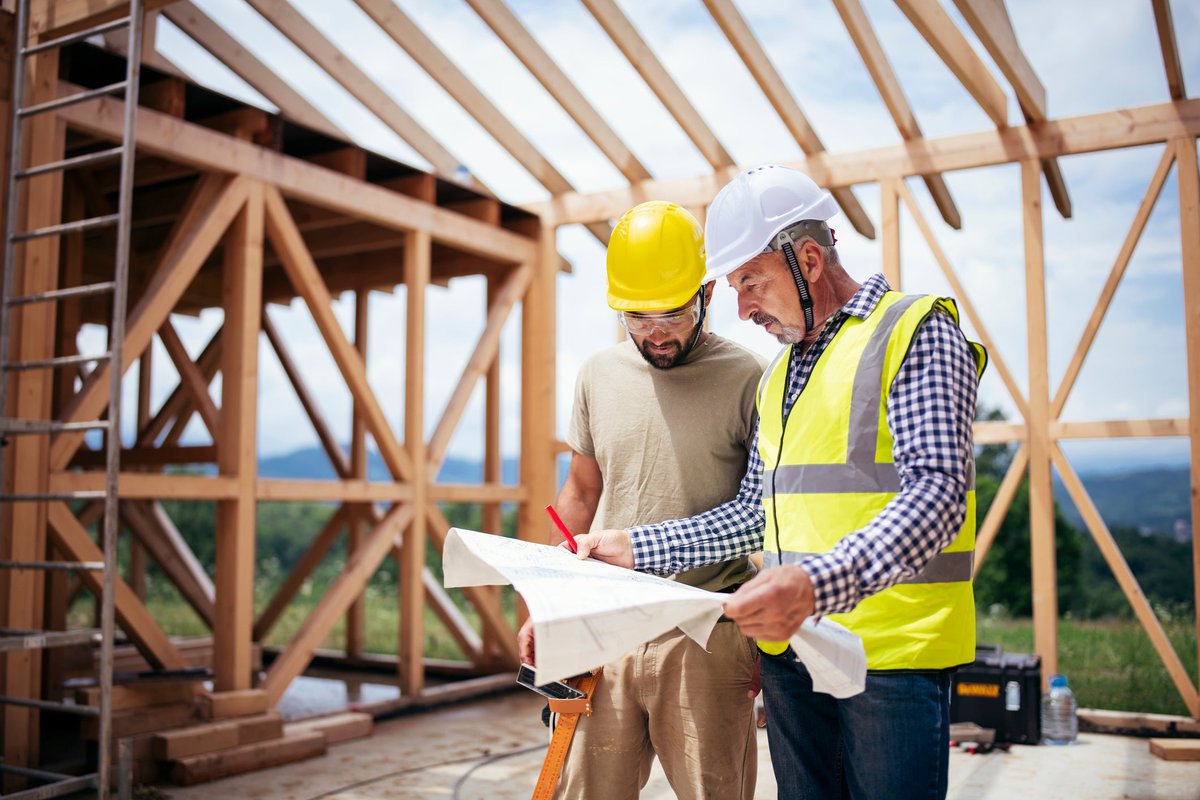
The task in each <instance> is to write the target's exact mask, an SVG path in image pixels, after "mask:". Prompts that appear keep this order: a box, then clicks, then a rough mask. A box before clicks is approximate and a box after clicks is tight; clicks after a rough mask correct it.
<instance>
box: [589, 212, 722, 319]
mask: <svg viewBox="0 0 1200 800" xmlns="http://www.w3.org/2000/svg"><path fill="white" fill-rule="evenodd" d="M607 264H608V305H609V307H611V308H612V309H613V310H614V311H665V310H667V309H672V308H679V307H680V306H682V305H684V304H685V303H687V301H688V300H690V299H692V296H693V295H695V294H696V292H698V291H699V290H700V286H701V282H702V280H703V278H704V229H703V228H702V227H701V226H700V223H699V222H698V221H697V220H696V218H695V217H693V216H692V215H691V214H689V213H688V212H687V210H686V209H685V208H684V207H683V206H680V205H677V204H675V203H668V202H666V201H664V200H651V201H649V202H647V203H642V204H640V205H637V206H634V207H633V208H631V209H630V210H629V211H626V212H625V216H623V217H621V220H620V221H619V222H618V223H617V226H616V227H615V228H613V232H612V236H611V237H610V238H609V240H608V258H607Z"/></svg>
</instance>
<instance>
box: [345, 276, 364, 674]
mask: <svg viewBox="0 0 1200 800" xmlns="http://www.w3.org/2000/svg"><path fill="white" fill-rule="evenodd" d="M369 297H370V292H368V291H367V290H366V289H358V290H357V291H355V293H354V347H355V349H356V350H358V354H359V355H360V356H362V360H363V363H364V364H365V363H367V308H368V305H369V303H368V300H369ZM352 413H353V415H354V416H353V419H352V420H351V421H350V477H351V478H354V479H355V480H366V478H367V437H366V431H367V426H366V424H365V423H364V421H363V414H362V404H361V403H360V402H359V401H358V400H357V399H356V400H354V403H353V406H352ZM347 508H348V510H349V515H348V519H349V526H348V529H347V535H346V558H347V559H349V558H350V557H352V556H353V555H354V554H355V553H356V552H357V551H358V549H359V547H361V546H362V541H363V534H364V530H365V525H366V514H367V512H368V511H369V507H367V506H360V505H350V506H347ZM366 622H367V617H366V603H364V602H363V595H359V596H358V597H356V598H354V602H353V603H351V604H350V610H349V611H347V612H346V655H347V657H349V658H358V657H360V656H362V654H363V645H364V643H365V641H366Z"/></svg>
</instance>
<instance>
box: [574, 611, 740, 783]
mask: <svg viewBox="0 0 1200 800" xmlns="http://www.w3.org/2000/svg"><path fill="white" fill-rule="evenodd" d="M708 647H709V652H705V651H704V648H702V647H700V645H698V644H696V643H695V642H694V641H692V640H691V639H689V638H688V637H687V636H685V635H684V634H682V633H681V632H679V630H678V629H676V630H673V631H671V632H670V633H667V634H664V635H663V636H660V637H658V638H657V639H654V640H652V641H650V642H648V643H646V644H644V645H642V646H641V647H639V648H637V649H636V650H634V651H633V652H631V653H629V654H627V655H625V656H623V657H622V658H619V659H617V660H616V661H614V662H612V663H611V664H605V665H604V675H603V676H602V677H601V678H600V683H599V684H598V685H597V687H596V693H595V695H594V696H593V697H592V708H593V712H592V715H591V716H590V717H581V718H580V720H579V727H578V729H577V730H576V731H575V738H574V740H573V741H572V742H571V749H570V751H569V752H568V753H567V761H566V765H565V766H564V767H563V773H562V777H561V778H560V779H559V782H558V788H557V790H556V791H555V797H556V798H568V799H569V800H580V799H582V800H624V798H631V800H632V799H634V798H637V796H638V793H639V792H640V791H641V789H642V787H643V786H645V785H646V781H647V780H649V778H650V767H651V765H652V764H653V761H654V756H655V755H657V756H658V758H659V760H660V761H661V762H662V766H663V772H665V773H666V776H667V780H668V781H669V782H670V784H671V788H672V789H674V790H675V794H676V796H677V797H679V798H680V799H681V800H693V799H695V800H699V798H714V799H720V800H724V799H725V798H728V799H729V800H750V798H752V797H753V796H754V781H755V778H756V777H757V769H758V754H757V747H756V734H755V724H754V700H753V699H751V698H748V697H747V696H746V692H747V690H748V688H749V686H750V680H751V678H752V677H753V674H754V665H755V659H756V658H757V651H756V649H755V646H754V642H753V641H751V640H750V639H747V638H746V637H745V636H743V635H742V634H741V631H739V630H738V627H737V625H735V624H734V623H732V622H728V621H724V622H718V623H717V625H716V627H714V628H713V632H712V635H711V636H710V637H709V640H708Z"/></svg>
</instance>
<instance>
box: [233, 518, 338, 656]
mask: <svg viewBox="0 0 1200 800" xmlns="http://www.w3.org/2000/svg"><path fill="white" fill-rule="evenodd" d="M345 522H346V507H345V506H340V507H338V509H337V511H334V512H333V514H331V515H330V517H329V519H328V520H326V522H325V524H324V526H322V528H321V530H320V531H319V532H318V533H317V535H316V536H314V537H313V540H312V541H311V542H310V543H309V545H308V548H307V549H305V551H304V554H303V555H302V556H300V559H299V560H298V561H297V562H296V564H295V566H293V567H292V571H291V572H289V573H288V574H287V577H285V578H284V579H283V583H281V584H280V585H279V588H278V589H276V590H275V594H274V596H272V597H271V600H270V602H269V603H267V607H266V608H265V609H263V612H262V613H261V614H260V615H259V617H258V620H257V621H256V622H255V623H254V641H256V642H261V641H262V640H263V639H266V638H267V634H268V633H270V632H271V628H273V627H274V626H275V623H276V622H277V621H278V620H279V617H280V615H281V614H282V613H283V612H284V610H285V609H286V608H287V606H288V604H289V603H290V602H292V598H293V597H295V596H296V592H298V591H300V587H301V586H303V585H304V582H305V581H306V580H308V576H309V575H311V574H312V571H313V570H314V569H316V567H317V565H318V564H320V563H321V561H322V560H323V559H324V558H325V554H326V553H328V552H329V549H330V548H331V547H333V545H334V543H335V542H336V541H337V540H338V537H340V536H341V535H342V526H343V525H344V524H345Z"/></svg>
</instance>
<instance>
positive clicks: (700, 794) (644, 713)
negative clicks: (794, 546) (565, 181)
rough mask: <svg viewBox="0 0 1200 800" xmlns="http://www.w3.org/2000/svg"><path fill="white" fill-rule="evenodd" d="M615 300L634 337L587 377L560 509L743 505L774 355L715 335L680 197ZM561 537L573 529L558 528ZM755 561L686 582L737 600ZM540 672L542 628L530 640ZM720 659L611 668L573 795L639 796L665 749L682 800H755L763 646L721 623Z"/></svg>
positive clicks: (634, 227)
mask: <svg viewBox="0 0 1200 800" xmlns="http://www.w3.org/2000/svg"><path fill="white" fill-rule="evenodd" d="M607 268H608V269H607V272H608V304H609V306H610V307H611V308H612V309H613V310H615V311H617V312H618V314H619V315H620V319H621V323H622V325H623V326H624V327H625V330H626V331H627V332H628V335H629V338H628V340H626V341H624V342H622V343H621V344H619V345H616V346H614V347H610V348H607V349H605V350H602V351H600V352H599V353H596V354H595V355H593V356H592V357H591V358H589V359H588V360H587V362H586V363H584V365H583V367H582V368H581V369H580V371H579V376H578V379H577V382H576V389H575V402H574V409H573V412H572V415H571V424H570V428H569V431H568V433H567V443H568V444H569V445H570V446H571V450H572V451H573V453H572V456H571V467H570V471H569V473H568V475H567V479H566V482H565V483H564V485H563V488H562V491H561V492H560V493H559V496H558V500H557V501H556V507H557V509H558V511H559V513H560V515H561V516H562V519H563V521H564V522H565V523H566V525H567V527H568V528H569V529H571V530H573V531H577V532H583V531H587V530H599V529H603V528H613V527H626V526H629V525H634V524H637V523H639V522H652V521H655V520H658V519H664V518H666V517H672V516H685V515H688V514H694V513H696V512H698V511H702V510H704V509H706V508H710V507H711V506H713V505H715V504H717V503H720V502H722V501H724V500H728V499H729V498H731V497H733V496H734V494H736V492H737V489H738V483H739V481H740V479H741V477H742V475H743V473H744V472H745V468H746V462H747V458H748V456H749V448H750V445H751V441H752V436H753V431H754V427H755V410H754V389H755V386H756V385H757V383H758V378H759V376H760V375H761V374H762V370H763V366H764V364H763V361H762V360H761V359H760V358H759V357H758V356H756V355H754V354H753V353H751V352H750V351H748V350H746V349H745V348H743V347H741V346H739V345H737V344H734V343H733V342H730V341H728V340H726V339H723V338H721V337H720V336H717V335H715V334H712V333H709V332H707V331H706V330H704V317H705V313H706V309H707V307H708V301H709V299H710V298H711V295H712V289H713V284H712V283H711V282H710V283H708V284H704V283H703V277H704V271H705V261H704V234H703V230H702V229H701V227H700V223H699V222H697V221H696V219H695V218H694V217H693V216H692V215H691V214H689V213H688V212H687V211H686V210H685V209H683V208H682V207H680V206H678V205H675V204H674V203H666V202H660V201H652V202H648V203H643V204H641V205H639V206H637V207H635V208H633V209H632V210H630V211H629V212H628V213H626V214H625V216H624V217H622V218H621V220H620V222H619V223H618V224H617V226H616V227H615V228H614V230H613V233H612V237H611V239H610V240H609V245H608V254H607ZM554 535H555V536H556V538H557V539H559V540H561V538H562V537H561V535H558V534H554ZM753 575H754V567H753V566H752V565H751V564H750V562H749V561H748V559H747V558H746V557H745V556H741V557H738V558H735V559H732V560H728V561H723V562H720V563H716V564H711V565H709V566H706V567H703V568H701V569H697V570H691V571H689V572H684V573H681V574H680V575H678V576H677V578H678V580H680V581H683V582H685V583H688V584H691V585H694V586H699V587H702V588H705V589H708V590H710V591H718V592H732V591H733V590H734V589H736V588H737V587H738V586H740V585H742V584H743V583H744V582H745V581H747V580H749V579H750V578H751V577H752V576H753ZM519 638H520V646H521V655H522V660H523V661H526V662H528V663H534V661H535V653H534V642H533V629H532V626H531V625H526V626H525V627H524V628H522V630H521V634H520V637H519ZM708 650H709V652H705V649H704V648H703V647H701V646H700V645H698V644H696V643H695V642H694V641H693V640H692V639H690V638H688V637H687V636H686V635H684V634H683V633H682V632H680V631H678V630H675V631H673V632H671V633H667V634H664V635H663V636H660V637H658V638H657V639H654V640H652V641H650V642H648V643H646V644H645V645H642V646H640V647H638V648H637V649H636V650H634V651H633V652H630V653H629V654H627V655H625V656H624V657H622V658H620V659H618V660H617V661H615V662H612V663H610V664H605V665H604V672H603V674H602V676H601V679H600V682H599V685H598V686H597V688H596V691H595V695H594V696H593V697H592V707H593V713H592V715H591V716H587V717H581V718H580V721H579V727H578V729H577V732H576V734H575V738H574V740H573V742H572V744H571V749H570V751H569V753H568V755H567V760H566V765H565V768H564V770H563V774H562V777H561V779H560V781H559V784H558V793H557V796H558V797H569V798H573V799H574V798H584V799H585V800H586V799H587V798H597V799H599V800H624V799H625V798H631V799H632V798H636V797H638V795H639V792H640V790H641V788H642V787H643V786H644V785H645V784H646V781H647V779H648V778H649V774H650V768H651V765H652V763H653V760H654V757H655V755H657V756H658V759H659V761H660V762H661V764H662V767H663V772H664V773H665V774H666V777H667V780H668V781H669V782H670V784H671V787H672V788H673V789H674V791H675V794H676V795H677V796H678V797H680V798H685V800H686V799H687V798H714V799H716V800H721V799H722V798H729V800H734V799H735V798H736V800H748V798H751V797H753V796H754V785H755V778H756V772H757V756H756V750H757V748H756V743H755V738H756V737H755V723H754V718H753V716H754V695H755V694H756V693H757V683H758V678H757V671H756V670H757V656H756V653H755V649H754V644H753V642H752V641H751V640H750V639H748V638H747V637H746V636H744V635H742V633H741V631H740V630H739V629H738V626H737V625H736V624H735V623H733V622H730V621H722V622H719V623H718V624H717V625H716V627H715V628H714V630H713V632H712V635H711V636H710V638H709V640H708Z"/></svg>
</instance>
